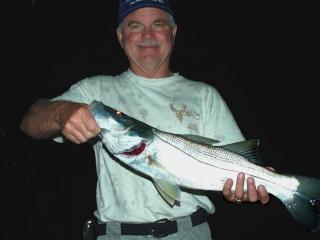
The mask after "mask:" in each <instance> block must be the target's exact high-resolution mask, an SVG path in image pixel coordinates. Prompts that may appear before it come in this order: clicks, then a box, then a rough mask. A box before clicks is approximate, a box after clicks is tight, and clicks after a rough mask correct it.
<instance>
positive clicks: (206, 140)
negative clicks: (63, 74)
mask: <svg viewBox="0 0 320 240" xmlns="http://www.w3.org/2000/svg"><path fill="white" fill-rule="evenodd" d="M178 135H180V136H182V137H184V138H187V139H189V140H191V141H194V142H197V143H200V144H205V145H211V146H212V145H214V144H216V143H219V142H220V141H218V140H215V139H212V138H207V137H202V136H198V135H192V134H178Z"/></svg>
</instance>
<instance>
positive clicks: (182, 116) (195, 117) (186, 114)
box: [169, 103, 200, 134]
mask: <svg viewBox="0 0 320 240" xmlns="http://www.w3.org/2000/svg"><path fill="white" fill-rule="evenodd" d="M169 106H170V110H171V111H172V112H173V113H174V114H175V116H176V118H177V119H178V120H179V122H180V123H181V124H183V125H184V126H185V127H186V128H188V129H189V130H190V131H191V133H194V134H195V133H198V125H199V120H200V114H199V113H197V112H196V111H194V110H192V109H188V106H187V105H186V104H180V105H179V104H175V103H170V104H169Z"/></svg>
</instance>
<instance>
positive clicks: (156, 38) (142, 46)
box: [117, 8, 176, 72]
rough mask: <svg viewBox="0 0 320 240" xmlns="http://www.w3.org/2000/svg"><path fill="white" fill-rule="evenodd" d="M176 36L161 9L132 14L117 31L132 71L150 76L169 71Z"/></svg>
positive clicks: (143, 9) (144, 10)
mask: <svg viewBox="0 0 320 240" xmlns="http://www.w3.org/2000/svg"><path fill="white" fill-rule="evenodd" d="M175 34H176V27H175V26H174V27H171V26H170V25H169V15H168V14H167V13H166V12H164V11H162V10H160V9H158V8H140V9H138V10H136V11H134V12H132V13H130V14H129V15H128V16H126V17H125V19H124V22H123V24H122V27H121V28H118V29H117V35H118V39H119V42H120V45H121V46H122V47H123V49H124V51H125V53H126V55H127V57H128V59H129V62H130V66H131V68H133V69H137V68H138V69H139V70H140V71H141V70H142V71H149V72H150V71H158V70H159V69H163V68H169V61H170V54H171V51H172V47H173V44H174V38H175Z"/></svg>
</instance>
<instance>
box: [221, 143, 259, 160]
mask: <svg viewBox="0 0 320 240" xmlns="http://www.w3.org/2000/svg"><path fill="white" fill-rule="evenodd" d="M258 146H259V140H256V139H252V140H247V141H241V142H236V143H231V144H228V145H224V146H222V148H224V149H226V150H228V151H231V152H234V153H237V154H239V155H241V156H243V157H245V158H246V159H248V160H249V161H250V162H252V163H255V164H258V165H261V166H262V165H264V164H263V161H262V159H261V157H260V154H259V151H258Z"/></svg>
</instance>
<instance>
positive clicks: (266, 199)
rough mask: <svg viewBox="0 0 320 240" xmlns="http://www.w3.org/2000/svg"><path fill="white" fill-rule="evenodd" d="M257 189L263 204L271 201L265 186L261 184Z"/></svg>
mask: <svg viewBox="0 0 320 240" xmlns="http://www.w3.org/2000/svg"><path fill="white" fill-rule="evenodd" d="M257 190H258V198H259V200H260V202H261V203H262V204H267V203H268V202H269V201H270V196H269V193H268V191H267V189H266V188H265V187H264V186H262V185H259V186H258V188H257Z"/></svg>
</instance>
